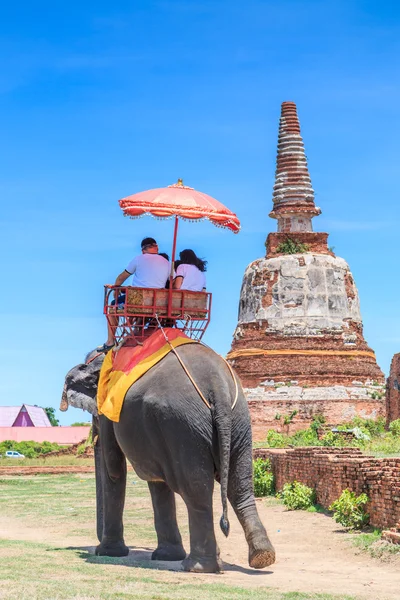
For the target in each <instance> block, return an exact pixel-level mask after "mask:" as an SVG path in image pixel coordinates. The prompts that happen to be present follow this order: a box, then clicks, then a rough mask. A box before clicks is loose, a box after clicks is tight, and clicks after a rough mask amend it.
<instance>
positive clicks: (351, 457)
mask: <svg viewBox="0 0 400 600" xmlns="http://www.w3.org/2000/svg"><path fill="white" fill-rule="evenodd" d="M254 456H255V458H269V459H270V460H271V464H272V470H273V473H274V478H275V486H276V489H277V490H281V489H282V487H283V486H284V484H285V483H289V482H292V481H294V480H297V481H300V482H301V483H305V484H306V485H308V486H309V487H311V488H312V489H314V490H315V492H316V500H317V502H318V503H319V504H321V505H322V506H324V507H325V508H328V507H329V506H330V504H331V503H332V502H333V501H334V500H337V498H339V496H340V494H341V492H342V491H343V490H345V489H349V490H351V491H352V492H355V493H356V494H357V495H359V494H361V493H366V494H367V496H368V498H369V502H368V505H367V507H366V510H367V512H368V513H369V515H370V523H371V525H372V526H373V527H379V528H382V529H383V528H387V527H388V528H394V529H395V530H396V531H399V530H400V458H398V457H397V458H374V457H372V456H365V455H364V454H362V452H361V451H360V450H359V449H358V448H293V449H282V450H277V449H272V448H271V449H264V448H263V449H259V450H255V451H254ZM385 537H386V539H390V540H391V541H396V542H397V543H398V537H399V535H398V533H395V532H392V533H391V532H387V534H386V536H385Z"/></svg>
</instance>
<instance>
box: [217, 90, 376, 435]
mask: <svg viewBox="0 0 400 600" xmlns="http://www.w3.org/2000/svg"><path fill="white" fill-rule="evenodd" d="M320 213H321V210H320V208H318V207H317V206H315V203H314V190H313V189H312V186H311V179H310V175H309V171H308V166H307V160H306V157H305V153H304V144H303V140H302V137H301V135H300V125H299V121H298V118H297V110H296V105H295V104H294V103H293V102H284V103H283V104H282V112H281V118H280V125H279V138H278V154H277V168H276V177H275V185H274V190H273V209H272V211H271V213H270V217H272V218H274V219H276V220H277V222H278V231H277V232H274V233H270V234H269V235H268V237H267V240H266V250H267V252H266V256H265V257H264V258H259V259H257V260H255V261H254V262H252V263H251V264H250V265H249V266H248V267H247V269H246V271H245V274H244V278H243V284H242V288H241V293H240V302H239V319H238V324H237V327H236V329H235V332H234V336H233V342H232V347H231V351H230V352H229V354H228V359H229V360H230V362H231V364H232V365H233V366H234V368H235V370H236V372H237V373H238V374H239V376H240V378H241V381H242V384H243V387H244V388H245V393H246V396H247V399H248V402H249V407H250V412H251V416H252V423H253V435H254V438H255V439H264V438H265V435H266V432H267V430H268V429H277V430H280V429H281V423H282V419H281V420H279V419H278V417H279V416H284V415H288V414H290V413H292V412H293V411H297V414H296V416H295V417H294V419H293V421H292V423H291V425H290V427H291V430H292V431H295V430H297V429H301V428H305V427H307V426H308V425H309V424H310V422H311V421H312V419H313V417H314V416H315V415H316V414H323V415H324V416H325V418H326V421H327V422H328V423H331V424H339V423H343V422H346V421H349V420H350V419H351V418H353V417H354V416H355V415H360V416H362V417H369V418H376V417H377V416H381V415H384V413H385V405H384V384H385V380H384V375H383V373H382V371H381V369H380V368H379V366H378V365H377V362H376V358H375V353H374V352H373V350H372V349H371V348H369V347H368V345H367V343H366V341H365V339H364V337H363V326H362V319H361V315H360V307H359V299H358V292H357V288H356V285H355V283H354V279H353V276H352V273H351V271H350V269H349V266H348V264H347V263H346V261H345V260H343V259H342V258H339V257H337V256H335V255H334V253H333V252H332V251H331V250H330V249H329V248H328V245H327V239H328V234H327V233H316V232H313V230H312V219H313V218H314V217H315V216H317V215H319V214H320ZM289 251H290V252H294V253H290V254H289V253H288V252H289Z"/></svg>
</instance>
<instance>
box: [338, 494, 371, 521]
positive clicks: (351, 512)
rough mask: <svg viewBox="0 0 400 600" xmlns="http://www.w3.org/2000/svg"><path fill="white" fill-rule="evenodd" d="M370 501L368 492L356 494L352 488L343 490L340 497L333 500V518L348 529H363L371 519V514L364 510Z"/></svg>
mask: <svg viewBox="0 0 400 600" xmlns="http://www.w3.org/2000/svg"><path fill="white" fill-rule="evenodd" d="M367 502H368V496H367V494H360V495H359V496H356V495H355V493H354V492H351V491H350V490H343V492H342V493H341V494H340V496H339V498H338V499H337V500H335V502H332V504H331V505H330V507H329V510H333V511H334V514H333V518H334V519H335V521H336V522H337V523H340V524H341V525H343V527H346V528H347V529H362V528H363V527H364V525H366V524H367V523H368V521H369V515H368V514H367V513H366V512H365V511H364V506H365V504H367Z"/></svg>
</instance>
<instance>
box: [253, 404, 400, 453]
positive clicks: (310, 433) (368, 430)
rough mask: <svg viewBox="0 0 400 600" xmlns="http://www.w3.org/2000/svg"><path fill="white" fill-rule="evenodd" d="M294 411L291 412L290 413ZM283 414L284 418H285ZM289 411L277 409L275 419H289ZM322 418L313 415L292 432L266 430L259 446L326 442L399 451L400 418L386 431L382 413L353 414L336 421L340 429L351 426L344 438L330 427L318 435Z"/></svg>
mask: <svg viewBox="0 0 400 600" xmlns="http://www.w3.org/2000/svg"><path fill="white" fill-rule="evenodd" d="M292 414H293V413H292ZM285 416H286V417H287V419H286V420H285ZM290 418H291V415H282V414H279V413H277V414H276V415H275V419H276V420H277V421H281V422H282V420H283V423H284V424H288V421H289V422H290ZM324 422H325V418H324V417H323V415H315V417H314V419H313V421H312V423H311V425H310V427H309V428H308V429H302V430H300V431H297V432H296V433H294V434H293V435H285V434H282V433H277V432H276V431H273V430H269V431H268V432H267V435H266V440H265V442H264V443H263V444H259V447H262V446H264V447H265V446H266V447H268V448H288V447H291V446H295V447H299V446H327V447H336V448H343V447H346V446H351V447H355V448H360V449H362V450H363V451H364V452H366V453H368V454H373V455H375V456H388V455H389V456H390V455H397V454H398V455H400V419H399V420H398V421H393V422H392V424H391V425H390V426H389V431H388V432H387V431H385V420H384V419H383V418H382V417H379V418H378V419H362V418H360V417H355V418H354V419H353V420H352V421H350V422H349V423H345V424H342V425H338V426H337V429H338V430H339V431H347V430H352V431H353V434H354V438H353V439H350V440H349V439H346V437H344V436H343V435H341V434H340V433H337V432H333V431H327V432H326V433H325V435H324V436H323V438H322V439H318V434H317V432H318V430H319V429H320V428H321V425H323V423H324Z"/></svg>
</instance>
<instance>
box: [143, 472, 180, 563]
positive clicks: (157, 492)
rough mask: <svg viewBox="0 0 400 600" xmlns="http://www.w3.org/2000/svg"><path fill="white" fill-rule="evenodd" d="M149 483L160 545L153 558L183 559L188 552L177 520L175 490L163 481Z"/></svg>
mask: <svg viewBox="0 0 400 600" xmlns="http://www.w3.org/2000/svg"><path fill="white" fill-rule="evenodd" d="M148 483H149V490H150V494H151V500H152V502H153V510H154V525H155V528H156V532H157V539H158V546H157V548H156V549H155V550H154V552H153V554H152V556H151V558H152V560H183V559H184V558H185V556H186V552H185V550H184V548H183V545H182V538H181V534H180V533H179V529H178V523H177V522H176V506H175V496H174V492H173V491H172V490H171V488H170V487H169V486H168V485H167V484H166V483H164V482H162V481H157V482H155V481H149V482H148Z"/></svg>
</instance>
